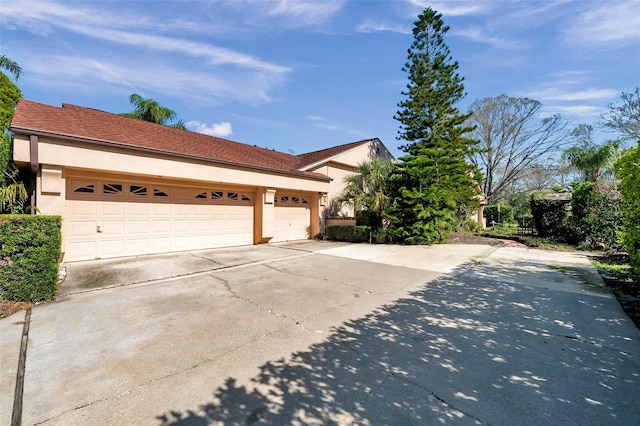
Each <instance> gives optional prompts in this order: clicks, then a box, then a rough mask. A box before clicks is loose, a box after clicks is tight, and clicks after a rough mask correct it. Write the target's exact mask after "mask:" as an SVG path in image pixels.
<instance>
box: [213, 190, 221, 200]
mask: <svg viewBox="0 0 640 426" xmlns="http://www.w3.org/2000/svg"><path fill="white" fill-rule="evenodd" d="M223 197H224V192H222V191H213V192H212V193H211V199H213V200H222V198H223Z"/></svg>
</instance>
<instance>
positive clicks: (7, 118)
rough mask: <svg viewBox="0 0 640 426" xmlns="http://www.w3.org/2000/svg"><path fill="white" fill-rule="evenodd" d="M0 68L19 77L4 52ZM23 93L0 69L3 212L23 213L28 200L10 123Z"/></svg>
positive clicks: (0, 192)
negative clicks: (12, 140) (21, 179)
mask: <svg viewBox="0 0 640 426" xmlns="http://www.w3.org/2000/svg"><path fill="white" fill-rule="evenodd" d="M0 67H1V68H5V69H7V70H8V71H9V72H10V73H12V74H13V75H14V77H15V78H16V79H17V78H18V77H19V76H20V73H21V71H22V70H21V69H20V66H19V65H18V64H16V63H15V62H13V61H11V60H10V59H8V58H7V57H6V56H4V55H2V56H1V57H0ZM21 97H22V92H21V91H20V89H19V88H18V86H16V85H15V84H14V83H13V82H12V81H11V80H10V79H9V77H8V76H7V75H6V74H5V73H4V72H1V71H0V124H1V125H2V130H1V132H2V133H0V213H7V212H11V213H18V212H20V213H21V212H22V210H23V208H24V203H25V201H26V200H27V190H26V188H25V186H24V184H23V183H22V182H20V180H19V175H20V172H19V170H18V168H17V167H16V165H15V163H14V162H13V159H12V149H11V148H12V146H11V145H12V144H11V133H10V132H9V126H10V124H11V120H12V118H13V113H14V110H15V107H16V104H17V103H18V100H20V98H21Z"/></svg>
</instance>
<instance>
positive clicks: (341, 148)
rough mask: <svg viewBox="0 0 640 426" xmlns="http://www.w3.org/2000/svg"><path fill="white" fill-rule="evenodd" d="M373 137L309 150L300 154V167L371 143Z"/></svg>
mask: <svg viewBox="0 0 640 426" xmlns="http://www.w3.org/2000/svg"><path fill="white" fill-rule="evenodd" d="M372 140H373V139H365V140H361V141H357V142H351V143H347V144H344V145H338V146H334V147H331V148H326V149H321V150H319V151H313V152H308V153H306V154H300V155H298V168H303V167H304V166H308V165H311V164H315V163H318V162H320V161H322V160H327V159H329V158H332V157H335V156H336V155H338V154H342V153H343V152H346V151H349V150H350V149H353V148H355V147H358V146H360V145H364V144H367V143H370V142H371V141H372Z"/></svg>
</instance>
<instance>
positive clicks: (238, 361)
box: [0, 241, 640, 425]
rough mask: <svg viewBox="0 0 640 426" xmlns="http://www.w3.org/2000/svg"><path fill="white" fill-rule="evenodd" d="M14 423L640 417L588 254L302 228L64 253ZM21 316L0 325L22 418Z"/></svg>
mask: <svg viewBox="0 0 640 426" xmlns="http://www.w3.org/2000/svg"><path fill="white" fill-rule="evenodd" d="M67 272H68V276H67V279H66V281H65V282H64V283H63V285H62V288H61V292H60V294H61V295H60V296H59V297H58V299H57V300H56V301H55V302H53V303H49V304H44V305H39V306H36V307H34V308H33V309H32V311H31V318H30V321H29V326H30V328H29V335H28V345H27V348H26V349H27V350H26V368H25V371H24V393H23V403H22V413H21V415H22V424H24V425H31V424H45V425H76V424H77V425H80V424H82V425H86V424H91V425H120V424H122V425H131V424H136V425H147V424H148V425H178V424H184V425H205V424H238V425H246V424H274V425H281V424H358V425H380V424H394V425H397V424H416V425H418V424H419V425H424V424H443V423H444V424H450V423H454V424H491V425H501V424H505V425H506V424H521V425H540V424H545V425H548V424H558V425H571V424H580V425H591V424H606V425H615V424H620V425H631V424H640V331H639V330H638V329H637V328H636V327H635V326H634V325H633V323H632V322H631V321H630V320H629V319H628V318H627V317H626V316H625V314H624V312H623V311H622V309H621V308H620V306H619V305H618V303H617V301H616V300H615V298H614V297H613V296H612V295H611V294H610V293H608V292H607V291H606V289H605V288H604V287H603V284H602V282H601V280H600V278H599V276H598V275H597V273H596V272H595V271H594V270H593V268H592V267H591V266H590V264H589V262H588V260H587V259H586V258H585V257H584V256H583V255H581V254H576V253H559V252H545V251H539V250H531V249H522V248H511V247H491V246H475V245H445V246H429V247H422V246H414V247H404V246H379V245H349V244H341V243H329V242H311V241H309V242H299V243H289V244H279V245H273V246H254V247H241V248H234V249H224V250H207V251H199V252H188V253H180V254H171V255H159V256H147V257H140V258H130V259H116V260H110V261H92V262H79V263H71V264H68V265H67ZM25 319H26V318H25V313H24V312H21V313H17V314H15V315H13V316H11V317H9V318H5V319H3V320H1V321H0V338H1V345H0V357H1V358H0V359H1V360H2V364H1V365H0V378H1V379H2V383H1V384H0V391H1V396H0V424H11V414H12V407H13V405H14V389H15V383H16V377H17V366H18V360H19V352H20V341H21V337H22V331H23V326H24V325H23V323H24V321H25Z"/></svg>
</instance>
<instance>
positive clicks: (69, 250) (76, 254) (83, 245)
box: [65, 241, 98, 260]
mask: <svg viewBox="0 0 640 426" xmlns="http://www.w3.org/2000/svg"><path fill="white" fill-rule="evenodd" d="M97 245H98V243H97V242H96V241H74V242H70V243H67V245H66V250H65V260H67V259H71V260H93V259H95V258H96V257H97V256H98V250H97Z"/></svg>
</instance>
